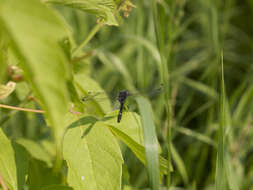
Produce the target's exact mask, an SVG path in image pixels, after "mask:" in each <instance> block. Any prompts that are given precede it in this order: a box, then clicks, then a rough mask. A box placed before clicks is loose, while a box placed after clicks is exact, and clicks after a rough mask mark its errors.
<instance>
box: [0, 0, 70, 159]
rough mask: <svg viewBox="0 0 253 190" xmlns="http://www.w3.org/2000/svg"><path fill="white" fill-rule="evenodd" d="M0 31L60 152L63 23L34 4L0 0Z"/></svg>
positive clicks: (63, 96) (26, 0)
mask: <svg viewBox="0 0 253 190" xmlns="http://www.w3.org/2000/svg"><path fill="white" fill-rule="evenodd" d="M0 30H1V32H3V34H4V37H6V38H7V39H9V40H10V45H11V46H10V47H11V48H12V49H13V50H14V52H15V54H16V55H17V57H18V58H19V59H20V64H21V67H22V69H23V70H24V74H25V77H26V79H28V80H29V81H30V83H31V84H32V87H33V90H34V91H35V93H36V95H37V96H38V97H39V100H40V102H41V106H42V108H43V109H44V110H45V111H46V116H47V119H48V121H49V122H50V125H51V126H52V127H53V129H54V132H55V138H56V142H57V147H58V152H60V146H61V145H60V144H61V138H62V135H63V132H64V129H63V128H62V126H63V125H62V116H63V115H64V114H65V113H66V112H67V102H68V97H67V96H68V95H67V88H66V84H65V81H66V78H67V74H68V73H67V58H66V56H65V54H64V51H63V49H62V48H61V46H60V43H59V42H60V40H62V39H63V37H65V36H67V31H66V27H65V25H64V22H63V21H62V20H61V19H60V18H59V17H58V16H57V15H56V14H55V13H54V12H53V11H52V10H50V9H49V8H48V7H47V6H46V5H43V4H41V3H40V1H38V0H33V1H31V0H23V1H19V0H2V1H1V2H0ZM58 156H60V153H59V154H58Z"/></svg>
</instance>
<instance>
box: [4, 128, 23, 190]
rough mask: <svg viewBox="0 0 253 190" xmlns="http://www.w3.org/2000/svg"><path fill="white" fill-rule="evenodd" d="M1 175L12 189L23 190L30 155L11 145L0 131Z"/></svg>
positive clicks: (16, 145) (13, 144) (18, 146)
mask: <svg viewBox="0 0 253 190" xmlns="http://www.w3.org/2000/svg"><path fill="white" fill-rule="evenodd" d="M0 155H1V156H0V173H1V175H2V176H3V178H4V181H5V182H6V183H7V186H8V187H9V188H10V189H13V190H18V189H22V188H23V185H24V183H25V175H26V174H27V170H28V154H27V152H26V151H25V149H24V148H23V147H21V146H20V145H18V144H15V143H11V142H10V141H9V139H8V138H7V137H6V136H5V134H4V133H3V131H2V129H0Z"/></svg>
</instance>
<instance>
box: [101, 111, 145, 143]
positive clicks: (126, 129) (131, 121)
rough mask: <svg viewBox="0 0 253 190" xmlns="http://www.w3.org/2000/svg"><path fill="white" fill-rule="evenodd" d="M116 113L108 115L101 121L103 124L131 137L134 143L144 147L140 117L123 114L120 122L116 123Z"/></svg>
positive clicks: (127, 113) (128, 113)
mask: <svg viewBox="0 0 253 190" xmlns="http://www.w3.org/2000/svg"><path fill="white" fill-rule="evenodd" d="M117 114H118V111H114V112H111V113H108V114H107V115H106V116H105V118H104V119H103V121H104V123H106V124H108V125H112V126H114V127H115V128H117V129H119V130H120V131H122V132H123V133H125V134H127V135H128V136H129V137H131V138H132V139H133V140H134V141H135V142H137V143H138V144H140V145H144V139H143V130H142V127H141V121H140V116H139V115H138V114H136V113H134V112H126V111H125V112H123V116H122V121H121V122H120V123H118V122H117Z"/></svg>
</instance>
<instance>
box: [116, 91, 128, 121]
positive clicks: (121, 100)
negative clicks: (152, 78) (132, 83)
mask: <svg viewBox="0 0 253 190" xmlns="http://www.w3.org/2000/svg"><path fill="white" fill-rule="evenodd" d="M129 95H130V94H129V92H128V91H127V90H122V91H120V92H119V95H118V99H117V100H118V101H119V103H120V108H119V114H118V120H117V122H118V123H119V122H120V121H121V118H122V113H123V109H124V104H125V102H126V99H127V97H128V96H129Z"/></svg>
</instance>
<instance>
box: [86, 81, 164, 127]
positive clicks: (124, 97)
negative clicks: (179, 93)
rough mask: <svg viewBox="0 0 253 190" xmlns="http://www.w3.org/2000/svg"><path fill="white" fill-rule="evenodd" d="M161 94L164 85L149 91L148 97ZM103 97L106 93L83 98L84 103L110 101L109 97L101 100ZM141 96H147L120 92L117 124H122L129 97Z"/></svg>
mask: <svg viewBox="0 0 253 190" xmlns="http://www.w3.org/2000/svg"><path fill="white" fill-rule="evenodd" d="M161 92H163V85H161V86H160V87H159V88H157V89H154V90H152V91H149V92H148V93H147V94H146V95H147V96H148V97H150V98H152V97H153V96H155V95H157V94H160V93H161ZM103 95H105V92H88V93H87V96H84V97H83V98H82V101H83V102H87V101H90V100H94V101H97V102H100V101H103V100H105V99H108V97H106V98H105V97H102V98H101V96H103ZM140 95H145V94H143V93H139V92H135V93H131V92H130V91H128V90H121V91H119V93H118V94H117V98H116V99H117V101H118V103H119V104H120V107H119V113H118V116H117V122H118V123H120V121H121V119H122V114H123V109H124V106H125V103H126V100H127V98H128V97H134V96H140Z"/></svg>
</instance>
